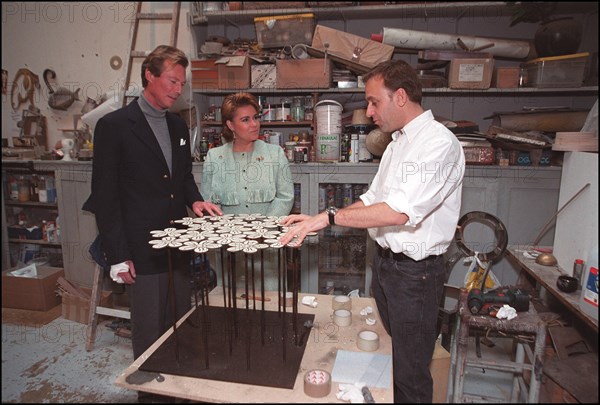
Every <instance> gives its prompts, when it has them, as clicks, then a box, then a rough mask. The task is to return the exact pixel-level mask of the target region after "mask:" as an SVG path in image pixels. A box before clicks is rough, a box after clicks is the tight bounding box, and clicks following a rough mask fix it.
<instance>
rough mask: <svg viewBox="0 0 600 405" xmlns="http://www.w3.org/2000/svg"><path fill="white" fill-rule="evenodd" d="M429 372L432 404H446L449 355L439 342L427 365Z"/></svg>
mask: <svg viewBox="0 0 600 405" xmlns="http://www.w3.org/2000/svg"><path fill="white" fill-rule="evenodd" d="M429 371H430V372H431V377H432V378H433V399H432V401H433V403H434V404H443V403H446V393H447V392H448V373H449V372H450V353H448V351H447V350H446V349H444V348H443V347H442V345H441V344H440V343H439V342H438V343H436V344H435V350H434V351H433V360H432V361H431V364H430V365H429Z"/></svg>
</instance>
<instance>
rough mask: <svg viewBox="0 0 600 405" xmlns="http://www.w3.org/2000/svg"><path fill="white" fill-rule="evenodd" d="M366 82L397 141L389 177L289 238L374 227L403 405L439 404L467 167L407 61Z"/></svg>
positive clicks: (387, 65)
mask: <svg viewBox="0 0 600 405" xmlns="http://www.w3.org/2000/svg"><path fill="white" fill-rule="evenodd" d="M363 80H364V82H365V96H366V99H367V102H368V108H367V116H369V117H372V118H373V122H374V123H375V124H376V125H378V126H379V128H380V129H381V130H382V131H384V132H392V131H393V134H392V142H390V144H389V145H388V146H387V148H386V150H385V152H384V153H383V156H382V158H381V163H380V165H379V170H378V172H377V174H376V175H375V178H374V179H373V182H372V183H371V186H370V187H369V190H368V191H367V192H366V193H365V194H363V195H361V197H360V200H359V201H357V202H355V203H354V204H352V205H350V206H348V207H346V208H343V209H337V208H335V207H329V208H327V209H326V210H325V211H324V212H322V213H320V214H318V215H315V216H312V217H311V216H308V215H291V216H289V217H288V218H287V219H286V220H285V221H284V225H291V224H295V226H294V227H293V228H292V230H291V231H290V232H288V233H287V234H286V235H284V236H283V237H282V238H281V242H282V243H283V244H287V243H289V242H291V241H292V240H293V239H294V238H296V241H297V243H301V242H302V241H303V240H304V238H305V237H306V235H307V234H308V232H315V231H318V230H321V229H323V228H325V227H326V226H327V225H339V226H347V227H353V228H368V230H369V235H370V236H371V238H373V239H374V240H375V242H376V243H377V249H376V250H377V253H376V255H375V258H374V263H373V281H372V285H371V289H372V294H373V297H374V298H375V301H376V303H377V309H378V311H379V314H380V316H381V320H382V322H383V324H384V326H385V328H386V331H387V332H388V333H389V334H390V336H391V337H392V343H393V363H394V402H418V403H431V401H432V395H433V381H432V378H431V374H430V372H429V364H430V363H431V358H432V356H433V350H434V348H435V341H436V338H437V336H436V323H437V316H438V310H439V305H440V301H441V296H442V290H443V288H444V282H445V281H446V270H445V262H444V259H443V257H442V254H443V253H444V252H446V250H447V249H448V247H449V245H450V243H451V242H452V239H453V237H454V233H455V230H456V224H457V223H458V218H459V214H460V204H461V194H462V181H463V176H464V171H465V158H464V152H463V150H462V147H461V145H460V143H459V142H458V140H457V139H456V137H455V136H454V134H453V133H452V132H450V131H449V130H448V129H447V128H446V127H444V126H443V125H442V124H440V123H438V122H437V121H435V120H434V118H433V114H432V113H431V111H424V110H423V107H422V106H421V100H422V93H421V84H420V82H419V79H418V77H417V75H416V73H415V71H414V69H413V68H412V67H411V66H410V65H409V64H407V63H406V62H403V61H396V60H393V61H388V62H384V63H382V64H380V65H378V66H377V67H375V68H374V69H373V70H371V71H370V72H369V73H367V74H366V75H365V76H364V77H363Z"/></svg>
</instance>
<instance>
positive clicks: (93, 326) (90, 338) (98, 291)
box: [85, 264, 131, 352]
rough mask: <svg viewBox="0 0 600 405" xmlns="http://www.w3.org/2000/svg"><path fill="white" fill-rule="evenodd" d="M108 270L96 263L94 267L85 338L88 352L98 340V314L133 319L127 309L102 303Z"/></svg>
mask: <svg viewBox="0 0 600 405" xmlns="http://www.w3.org/2000/svg"><path fill="white" fill-rule="evenodd" d="M106 273H107V272H106V271H104V270H103V269H102V267H100V266H99V265H98V264H96V266H95V269H94V281H93V285H92V296H91V297H90V312H89V314H88V331H87V334H86V335H87V336H86V340H85V350H87V351H88V352H89V351H91V350H92V349H93V348H94V343H95V342H96V330H97V328H98V316H99V315H107V316H114V317H116V318H123V319H131V314H130V313H129V311H127V310H123V309H115V308H108V307H103V306H101V305H100V300H101V298H102V290H103V288H102V286H103V284H104V277H105V274H106Z"/></svg>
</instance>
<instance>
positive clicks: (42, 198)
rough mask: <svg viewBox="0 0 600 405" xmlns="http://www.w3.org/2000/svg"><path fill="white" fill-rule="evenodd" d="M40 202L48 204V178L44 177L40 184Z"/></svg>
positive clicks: (41, 178) (41, 177)
mask: <svg viewBox="0 0 600 405" xmlns="http://www.w3.org/2000/svg"><path fill="white" fill-rule="evenodd" d="M38 200H39V202H41V203H47V202H48V192H47V191H46V178H45V177H44V176H40V181H39V182H38Z"/></svg>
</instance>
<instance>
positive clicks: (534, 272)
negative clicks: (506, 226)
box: [506, 246, 598, 334]
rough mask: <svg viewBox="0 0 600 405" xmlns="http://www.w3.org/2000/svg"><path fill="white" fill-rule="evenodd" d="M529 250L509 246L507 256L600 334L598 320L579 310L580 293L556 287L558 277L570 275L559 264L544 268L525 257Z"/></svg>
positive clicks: (525, 247)
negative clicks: (568, 291) (564, 290)
mask: <svg viewBox="0 0 600 405" xmlns="http://www.w3.org/2000/svg"><path fill="white" fill-rule="evenodd" d="M527 248H528V246H508V247H507V248H506V254H507V256H508V258H509V259H510V260H512V261H513V262H514V263H515V264H516V265H517V266H519V268H520V269H521V270H522V271H524V272H525V275H526V276H527V277H528V278H530V279H531V278H532V279H533V280H534V281H535V282H536V283H538V284H539V285H541V286H542V287H543V288H545V289H546V291H548V293H550V294H551V295H552V296H553V297H554V298H556V299H557V300H558V301H560V302H561V303H562V304H563V305H564V306H565V307H566V308H567V309H568V310H569V312H570V313H572V314H573V315H575V316H576V317H577V318H579V319H580V320H582V321H583V322H584V323H585V325H586V326H588V327H589V328H591V329H592V330H593V331H594V332H595V333H596V334H598V320H597V319H594V318H592V317H591V316H589V315H588V314H586V313H585V312H583V311H581V309H580V308H579V294H580V291H577V292H575V293H565V292H562V291H560V290H559V289H558V287H557V286H556V280H557V279H558V276H560V275H562V274H568V273H567V272H565V271H564V270H563V269H562V268H560V266H559V265H558V264H557V265H554V266H543V265H541V264H537V263H536V262H535V259H530V258H527V257H525V256H524V255H523V253H524V252H526V251H527ZM521 275H523V274H521Z"/></svg>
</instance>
